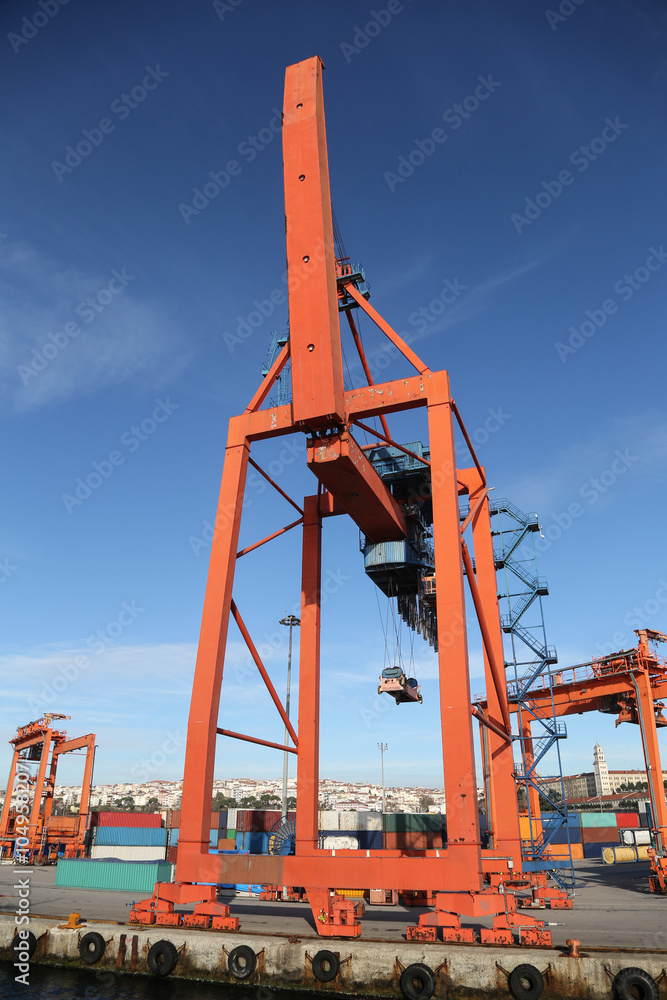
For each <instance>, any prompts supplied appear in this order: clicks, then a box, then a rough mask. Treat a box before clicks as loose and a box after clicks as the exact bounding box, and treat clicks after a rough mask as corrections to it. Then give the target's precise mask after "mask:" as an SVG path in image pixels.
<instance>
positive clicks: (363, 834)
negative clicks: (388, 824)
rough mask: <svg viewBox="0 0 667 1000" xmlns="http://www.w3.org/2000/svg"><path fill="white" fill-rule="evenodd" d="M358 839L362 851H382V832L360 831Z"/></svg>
mask: <svg viewBox="0 0 667 1000" xmlns="http://www.w3.org/2000/svg"><path fill="white" fill-rule="evenodd" d="M378 815H379V813H378ZM357 839H358V841H359V847H360V849H361V850H362V851H381V850H382V830H358V831H357Z"/></svg>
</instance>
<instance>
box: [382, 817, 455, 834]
mask: <svg viewBox="0 0 667 1000" xmlns="http://www.w3.org/2000/svg"><path fill="white" fill-rule="evenodd" d="M384 829H385V833H440V830H441V829H442V816H440V814H439V813H385V816H384Z"/></svg>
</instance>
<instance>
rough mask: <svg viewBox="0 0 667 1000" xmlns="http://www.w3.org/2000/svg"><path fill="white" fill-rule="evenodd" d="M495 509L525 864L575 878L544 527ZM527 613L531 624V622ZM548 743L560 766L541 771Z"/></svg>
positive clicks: (560, 878) (503, 503) (563, 881)
mask: <svg viewBox="0 0 667 1000" xmlns="http://www.w3.org/2000/svg"><path fill="white" fill-rule="evenodd" d="M490 513H491V515H492V517H493V518H494V520H493V521H492V524H494V530H493V535H494V536H495V537H496V539H498V543H497V544H494V559H495V565H496V570H497V571H498V581H499V586H498V591H499V593H498V597H499V599H500V600H501V601H502V602H504V603H505V607H506V609H507V613H506V614H504V615H501V619H500V621H501V626H502V629H503V632H504V633H505V634H506V635H508V636H509V645H510V650H511V659H509V660H508V661H507V662H506V667H508V668H510V670H511V671H513V674H514V679H513V680H509V679H508V684H507V687H508V695H509V699H510V703H515V704H516V706H517V718H518V723H519V740H518V742H519V746H520V748H521V760H520V761H517V762H516V764H515V777H516V780H517V785H518V787H519V788H520V787H523V789H524V792H525V796H526V803H527V807H528V816H529V820H530V823H529V826H530V841H529V842H528V841H527V840H526V841H524V843H523V853H524V862H523V864H524V869H525V870H526V871H549V873H550V874H551V876H552V877H553V878H554V880H555V881H556V882H557V883H558V884H559V885H562V886H565V885H568V884H571V885H574V881H575V878H574V868H573V865H572V850H571V845H570V833H569V825H568V813H567V806H566V805H565V786H564V783H563V769H562V765H561V756H560V746H559V744H560V740H562V739H565V738H566V737H567V729H566V727H565V725H564V724H563V723H559V722H558V721H557V718H556V710H555V707H554V703H553V689H552V673H551V667H552V665H553V664H555V663H556V662H557V659H558V657H557V656H556V650H555V648H554V647H553V646H548V645H547V637H546V629H545V625H544V610H543V607H542V597H543V596H545V595H547V594H548V593H549V588H548V586H547V582H546V580H545V579H544V578H543V577H540V576H538V575H537V556H536V552H535V545H534V533H535V532H539V530H540V525H539V522H538V519H537V516H536V515H534V514H525V513H524V512H523V511H522V510H520V509H519V508H518V507H517V506H515V505H514V504H513V503H511V502H510V501H509V500H500V499H497V500H492V501H491V502H490ZM529 610H531V614H528V612H529ZM526 619H528V621H529V622H531V624H527V621H526ZM530 654H532V657H530ZM527 655H528V656H529V657H530V658H529V659H526V656H527ZM538 689H539V691H540V694H541V695H544V691H545V689H547V690H549V691H551V711H550V712H549V711H548V710H546V711H545V710H544V708H542V707H540V706H538V705H537V704H536V703H535V702H534V700H533V699H532V698H531V692H535V691H536V690H538ZM551 750H554V751H555V753H553V754H552V755H551V757H550V758H549V759H550V760H551V761H554V758H555V763H556V765H557V772H556V773H555V774H553V775H546V774H542V773H541V772H540V771H539V770H538V767H539V765H540V764H541V763H546V762H547V761H546V757H547V754H548V753H549V751H551ZM554 780H557V781H559V782H560V799H559V798H558V796H557V795H556V796H555V795H554V791H553V788H554V784H553V783H554ZM557 787H558V786H557ZM540 796H541V797H542V801H543V802H544V801H546V802H547V803H548V804H549V807H550V809H551V815H550V817H549V819H548V820H547V818H546V817H545V818H544V819H542V812H541V806H540ZM561 830H563V831H564V832H565V833H566V835H567V844H563V845H559V846H561V847H562V849H563V850H562V853H565V852H567V854H568V858H562V859H553V858H550V857H549V856H548V854H547V849H548V848H549V845H550V844H552V842H553V839H554V837H555V836H556V834H557V833H558V832H559V831H561ZM559 839H560V838H559Z"/></svg>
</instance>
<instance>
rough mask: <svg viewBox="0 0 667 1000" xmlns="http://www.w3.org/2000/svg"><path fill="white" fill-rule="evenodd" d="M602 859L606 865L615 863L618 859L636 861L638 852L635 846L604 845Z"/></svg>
mask: <svg viewBox="0 0 667 1000" xmlns="http://www.w3.org/2000/svg"><path fill="white" fill-rule="evenodd" d="M602 860H603V861H604V863H605V864H606V865H613V864H614V863H615V862H617V861H636V860H637V852H636V849H635V848H634V847H604V848H603V849H602Z"/></svg>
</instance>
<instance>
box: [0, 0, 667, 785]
mask: <svg viewBox="0 0 667 1000" xmlns="http://www.w3.org/2000/svg"><path fill="white" fill-rule="evenodd" d="M561 8H563V10H565V11H567V10H570V9H571V11H572V12H571V13H569V14H563V13H560V14H559V13H558V11H559V8H558V6H557V5H555V6H554V7H552V8H551V10H549V9H545V8H543V6H542V5H540V4H537V5H536V4H525V3H519V2H513V0H507V2H505V3H503V4H494V3H490V2H488V0H486V2H484V0H470V2H468V3H466V4H452V3H450V4H434V3H431V4H428V3H426V2H424V0H404V2H403V3H402V4H401V3H398V2H397V0H393V2H392V3H391V4H389V5H388V6H387V5H384V6H381V5H377V6H376V7H369V6H368V5H366V4H363V3H358V2H352V0H348V2H345V0H343V2H341V3H338V4H336V5H335V6H334V5H325V4H318V5H313V4H310V3H309V4H307V3H305V2H303V0H297V2H295V3H291V4H288V5H284V4H282V5H276V4H272V3H269V2H268V0H234V2H229V3H225V2H222V3H217V4H213V3H210V2H197V3H192V4H178V3H174V2H161V3H157V2H155V0H148V2H146V3H143V4H141V5H136V4H132V3H129V2H127V0H118V2H116V3H114V4H113V5H101V4H93V5H85V4H82V3H77V2H76V0H75V2H71V3H67V4H64V5H62V6H58V4H57V0H44V6H42V7H40V6H39V4H38V3H37V2H35V3H34V4H27V3H13V2H6V3H4V4H3V5H2V10H1V11H0V19H1V21H2V32H1V33H0V42H1V43H2V46H3V49H2V58H1V59H0V74H1V83H2V88H3V92H4V93H5V94H8V95H11V100H10V101H6V102H5V105H6V106H5V110H4V115H3V121H2V123H1V124H0V134H1V138H2V144H3V150H4V155H3V157H2V166H1V167H0V170H1V171H2V190H3V194H4V198H3V200H2V207H1V209H0V234H1V235H0V262H1V264H2V268H1V271H0V296H1V300H2V309H1V311H0V323H1V324H2V326H1V341H0V344H1V347H0V378H1V379H2V389H3V391H2V404H1V406H2V421H3V435H2V440H3V444H2V452H3V469H4V489H3V508H4V511H3V514H4V516H3V518H2V529H1V531H2V533H1V535H0V561H2V560H4V562H2V566H3V571H2V574H1V575H2V583H1V586H0V594H1V595H2V607H3V628H2V632H3V642H2V650H1V654H2V667H3V680H4V683H3V698H2V708H1V709H0V771H2V768H4V767H8V766H9V760H10V756H9V750H8V747H7V742H6V741H7V740H8V739H9V738H10V736H11V734H12V733H13V731H14V729H15V727H16V726H17V725H21V724H24V723H25V722H26V721H28V720H29V719H32V718H35V717H36V716H37V715H38V714H39V713H40V712H42V711H44V710H47V709H51V710H53V711H60V712H63V713H66V714H68V715H71V716H72V721H71V722H70V723H69V724H68V726H69V731H70V732H71V733H72V734H74V735H75V734H80V733H81V734H82V733H86V732H90V731H93V732H96V733H97V734H98V745H99V749H98V753H97V762H96V778H97V780H98V781H109V780H123V779H131V778H133V777H137V776H138V774H139V773H140V772H141V773H143V772H144V771H145V770H146V768H147V767H148V769H149V771H150V773H151V775H152V776H155V777H163V778H174V777H179V776H180V775H181V773H182V760H183V745H184V734H185V730H186V723H187V711H188V703H189V693H190V685H191V678H192V668H193V663H194V655H195V650H196V643H197V637H198V630H199V623H200V616H201V609H202V602H203V596H204V587H205V582H206V571H207V561H208V552H209V546H208V544H207V541H206V537H205V536H206V533H207V528H206V525H207V523H210V522H212V521H213V519H214V516H215V507H216V501H217V492H218V488H219V481H220V474H221V468H222V460H223V453H224V444H225V436H226V424H227V421H228V419H229V417H230V416H231V415H233V414H234V413H237V412H239V411H241V410H243V408H244V407H245V405H246V404H247V401H248V400H249V398H250V397H251V395H252V394H253V392H254V390H255V388H256V386H257V384H258V380H259V378H260V370H261V366H262V364H263V362H264V360H265V356H266V351H267V346H268V342H269V339H270V335H271V331H272V330H274V329H280V328H284V327H285V325H286V321H287V309H286V304H285V301H284V294H283V293H284V289H285V283H284V270H285V251H284V220H283V216H284V206H283V192H282V172H281V170H282V161H281V138H280V134H279V129H278V128H277V125H276V109H278V110H279V109H280V108H281V105H282V91H283V79H284V67H285V66H286V65H288V64H290V63H292V62H296V61H298V60H300V59H304V58H307V57H309V56H312V55H314V54H316V53H317V54H319V55H320V56H321V57H322V58H323V60H324V63H325V65H326V71H325V74H324V86H325V102H326V112H327V128H328V141H329V156H330V170H331V183H332V195H333V203H334V207H335V211H336V214H337V217H338V221H339V224H340V227H341V230H342V233H343V236H344V240H345V243H346V248H347V252H348V253H349V254H350V255H351V256H352V257H353V258H354V259H360V260H362V261H363V264H364V266H365V268H366V273H367V277H368V280H369V281H370V283H371V286H372V303H373V304H374V305H375V307H376V308H377V309H379V310H380V312H381V313H382V314H383V315H384V316H385V318H386V319H387V320H388V321H389V322H390V323H392V324H393V325H394V327H395V328H396V329H397V330H399V331H403V332H405V333H406V334H409V335H410V337H412V338H413V340H412V342H413V343H414V344H415V349H416V350H418V352H419V353H420V354H421V355H422V356H423V357H424V359H425V360H426V361H427V363H428V364H429V365H430V367H431V368H432V369H438V368H447V369H448V370H449V372H450V377H451V380H452V386H453V391H454V395H455V398H456V400H457V402H458V405H459V407H460V409H461V411H462V413H463V415H464V418H465V420H466V422H467V425H468V427H469V429H470V431H471V432H473V433H476V434H477V437H476V438H475V440H477V441H478V442H479V455H480V458H481V459H482V460H483V462H484V463H485V464H486V466H487V469H488V476H489V480H490V482H491V483H492V484H493V485H494V486H495V488H496V494H497V495H499V496H508V497H509V498H511V499H512V500H513V501H514V502H515V503H516V504H518V505H519V506H521V507H523V508H524V509H526V510H530V511H533V510H534V511H537V512H539V514H540V517H541V521H542V524H543V529H544V532H545V541H544V543H543V544H542V548H543V552H542V555H541V561H540V570H541V572H542V573H543V574H544V575H545V576H547V577H548V579H549V583H550V587H551V596H550V597H549V598H548V599H547V600H546V601H545V613H546V619H547V627H548V638H549V641H550V642H551V643H553V644H554V645H556V647H557V648H558V652H559V661H560V663H561V664H562V665H567V664H568V663H576V662H580V661H582V660H586V659H588V658H589V657H590V656H592V655H594V654H595V653H597V652H600V651H602V650H604V649H605V648H606V649H609V648H610V644H611V646H612V647H614V648H618V647H627V646H630V645H632V644H633V640H634V636H633V634H632V628H633V627H634V625H633V624H632V622H633V619H632V617H631V616H632V615H633V613H635V612H634V611H633V609H635V608H639V609H640V611H641V613H642V614H643V615H644V617H645V620H646V623H647V624H650V626H651V627H653V628H657V629H665V628H666V627H667V600H666V599H665V598H666V597H667V588H666V587H664V580H665V578H667V561H666V558H665V557H666V555H667V542H666V541H665V533H664V531H663V530H662V520H661V516H660V515H661V510H662V508H663V504H664V501H663V497H664V489H665V485H666V478H667V436H666V430H667V413H666V408H665V402H664V371H665V347H664V336H663V328H664V301H665V292H666V289H667V256H666V255H665V247H666V245H667V227H666V225H665V222H664V218H663V215H664V213H663V211H662V208H663V205H664V160H665V152H666V139H665V131H664V116H665V105H666V103H667V101H666V97H665V83H666V82H667V44H666V43H667V31H666V29H667V13H665V10H664V6H663V5H662V4H659V3H657V2H649V0H641V2H637V3H629V2H624V0H604V2H603V0H584V2H583V3H580V4H579V5H574V4H561ZM45 11H46V12H45ZM372 11H375V12H376V13H375V15H373V14H372V13H371V12H372ZM68 147H69V148H68ZM230 161H233V162H234V163H235V164H236V166H234V167H232V168H231V169H230V167H229V164H230ZM211 174H213V175H217V176H218V183H217V184H215V185H213V187H211V186H209V187H208V188H207V189H206V190H208V191H209V193H211V197H210V198H206V197H205V196H204V198H202V196H201V195H199V196H197V191H196V190H195V189H197V190H199V191H202V189H203V188H204V186H205V185H207V184H209V185H211V184H212V181H211V176H210V175H211ZM214 188H215V189H216V190H214ZM197 197H198V200H195V199H196V198H197ZM193 208H194V209H195V210H196V211H192V209H193ZM443 293H444V296H445V299H446V300H447V301H446V302H444V301H443V298H442V297H441V296H442V295H443ZM258 310H259V311H260V312H262V311H263V312H264V314H265V315H264V316H259V322H258V316H257V315H253V314H256V313H257V311H258ZM253 324H254V325H253ZM582 325H583V326H582ZM251 330H252V332H251V333H250V335H249V336H244V333H246V334H247V333H248V332H250V331H251ZM362 335H363V336H364V339H365V342H366V344H367V347H368V351H369V354H370V355H371V360H372V364H373V365H374V370H376V371H377V372H378V373H384V374H382V376H381V377H382V378H385V377H386V378H396V377H400V376H401V375H403V374H404V373H405V372H407V368H405V367H404V366H403V365H402V364H401V363H399V362H398V361H392V360H391V359H389V358H387V356H386V355H385V354H383V353H382V351H381V341H380V339H379V337H377V336H375V334H374V333H373V331H372V329H371V327H370V325H369V323H368V322H367V323H365V324H364V323H362ZM345 346H346V356H347V359H348V360H349V361H350V374H349V376H348V377H349V378H350V379H351V380H353V381H354V380H358V379H359V377H360V372H359V368H358V365H357V366H355V365H354V364H353V363H352V362H353V358H352V347H351V345H350V344H346V345H345ZM379 377H380V376H379ZM490 417H492V418H494V419H493V420H492V421H491V425H489V424H488V423H487V427H488V426H493V427H494V428H495V427H496V426H497V429H495V430H494V431H493V432H492V433H490V434H489V433H488V432H487V431H485V422H487V421H489V418H490ZM421 419H422V418H421V417H420V416H419V415H415V414H411V415H408V416H405V417H395V418H393V419H392V432H393V433H395V434H396V437H397V438H398V439H399V440H401V439H402V440H404V441H410V440H416V439H418V438H419V437H420V436H421V437H423V436H424V434H425V428H424V425H423V423H422V422H421ZM304 451H305V449H304V442H303V439H299V438H294V439H293V440H292V439H290V440H287V439H285V440H282V441H281V442H280V443H279V445H277V446H272V445H270V444H267V443H265V444H263V445H262V446H261V447H258V448H257V451H256V455H255V457H257V459H258V460H259V461H260V462H261V463H262V464H263V465H264V466H265V467H267V468H269V469H270V470H271V471H272V472H273V474H275V476H276V478H278V480H279V482H280V484H281V486H282V487H283V488H284V489H286V490H287V491H288V492H290V493H291V494H292V495H293V496H295V497H297V498H299V497H300V496H303V495H304V493H307V492H312V490H313V489H314V480H313V479H312V477H311V476H310V474H309V473H308V472H307V470H306V469H305V462H304ZM462 458H463V455H462ZM272 463H273V464H272ZM91 474H93V478H92V482H93V483H96V484H97V485H96V486H95V487H94V488H91V489H90V495H88V496H86V495H85V490H83V491H82V489H81V488H79V496H78V497H77V496H76V493H75V491H76V487H77V481H78V480H84V481H85V480H86V479H87V478H88V477H89V476H90V475H91ZM98 480H99V483H98ZM249 495H250V497H251V501H250V503H249V504H248V506H247V509H246V513H245V515H244V523H243V526H242V541H243V542H244V543H245V544H248V543H250V542H252V541H254V540H255V539H257V538H259V537H261V536H263V535H264V534H267V533H268V532H269V531H271V530H274V529H275V528H278V527H280V526H282V525H283V524H287V523H288V522H289V521H291V520H292V519H293V518H292V516H291V508H289V507H288V506H287V504H285V503H284V502H283V501H281V500H280V499H278V500H276V501H275V502H274V501H273V500H272V499H271V500H270V499H269V497H268V492H267V491H265V490H264V489H263V487H262V485H261V483H260V482H259V481H258V480H256V479H254V478H252V479H251V481H250V484H249ZM68 498H69V499H68ZM72 498H74V499H72ZM77 501H78V502H77ZM572 504H577V505H578V507H577V508H576V510H577V512H578V513H577V514H576V516H574V517H572V516H571V515H570V514H569V513H568V510H569V509H570V507H571V505H572ZM568 518H569V521H570V522H571V523H568ZM335 520H336V523H331V521H330V522H329V523H328V524H327V530H326V541H325V550H324V566H325V578H326V580H327V581H328V591H330V593H329V594H328V596H327V602H326V606H325V611H324V622H323V651H324V652H323V705H324V708H325V710H324V713H323V724H322V755H321V770H322V774H323V775H326V776H330V777H334V778H346V777H349V778H353V779H359V780H376V781H377V780H379V754H378V753H377V749H376V744H377V742H378V741H386V742H388V743H389V745H390V749H389V752H388V753H387V755H386V757H385V762H386V776H387V781H388V782H389V783H397V784H399V783H404V782H411V781H414V782H421V783H427V784H433V785H438V784H439V783H440V782H441V752H440V741H439V734H438V730H437V723H438V715H437V690H436V683H435V680H434V677H435V667H434V660H433V657H432V655H431V654H430V652H429V650H428V647H426V646H425V644H423V643H421V640H417V642H416V643H415V647H414V649H415V657H416V663H417V676H418V678H419V680H420V681H421V683H422V689H423V693H424V705H423V706H422V707H420V708H413V707H411V706H403V707H401V708H400V709H396V708H394V705H393V702H391V701H389V699H387V700H386V702H384V703H383V702H381V701H380V700H379V699H378V698H377V696H376V693H375V692H376V685H377V675H378V673H379V671H380V669H381V668H382V666H383V657H384V653H383V645H384V640H383V633H382V627H381V614H380V613H379V612H378V606H377V602H376V595H375V593H374V588H373V585H372V584H371V583H370V582H369V581H368V580H367V579H366V578H365V576H364V573H363V564H362V560H361V556H360V554H359V552H358V537H357V531H356V529H355V527H354V525H353V524H352V523H351V522H349V521H347V520H344V519H335ZM298 574H299V538H298V534H297V533H292V534H291V535H287V536H285V537H282V538H280V539H279V540H278V541H276V542H274V543H272V545H270V546H267V547H266V548H263V549H261V550H259V551H257V552H255V553H253V554H251V555H249V556H248V557H246V558H244V559H243V560H242V561H241V563H240V564H239V574H238V578H237V583H236V588H235V591H236V598H237V603H238V605H239V607H240V609H241V611H242V614H243V615H244V618H245V619H246V621H247V623H248V626H249V627H250V629H251V632H252V634H253V636H254V637H255V639H256V641H257V643H258V645H261V646H262V648H263V652H264V653H265V656H266V663H267V667H268V669H269V670H270V673H271V675H272V677H273V678H274V680H275V683H276V685H277V686H278V687H279V689H281V690H282V688H283V686H284V682H285V662H286V636H285V630H284V629H281V627H280V626H279V625H278V624H277V622H278V620H279V619H280V618H281V617H282V616H283V615H284V614H285V613H286V612H296V613H298V599H299V575H298ZM380 601H381V611H382V608H383V605H382V602H383V601H384V598H382V597H381V595H380ZM642 609H643V610H642ZM629 616H630V617H629ZM471 647H472V649H471V669H472V673H473V681H472V688H473V691H478V690H480V689H481V687H482V683H481V678H480V673H481V670H480V665H481V658H480V649H479V642H478V640H477V638H476V637H475V635H474V634H472V636H471ZM402 648H403V655H404V657H406V659H409V656H410V639H409V636H407V635H405V634H404V636H403V643H402ZM254 671H255V668H254V667H253V666H252V664H250V665H249V660H248V656H247V654H246V653H245V650H244V647H243V646H242V643H241V641H240V637H239V635H238V633H235V632H234V631H233V630H232V632H231V643H230V649H229V660H228V672H227V683H226V686H225V688H224V704H223V708H222V712H221V724H222V725H224V726H227V727H229V728H230V729H245V731H248V732H251V733H254V734H258V733H259V734H262V733H263V734H264V735H266V736H267V737H268V738H269V739H275V740H280V739H281V730H282V725H281V723H280V720H279V719H278V717H277V715H276V713H275V711H274V710H273V706H271V704H270V703H269V701H268V696H267V695H266V693H265V692H264V691H263V690H262V689H261V687H260V686H258V683H257V677H256V673H255V672H254ZM397 713H398V714H397ZM569 731H570V738H569V740H568V741H567V743H566V744H565V745H564V747H563V759H564V767H565V770H566V772H572V771H577V770H581V769H584V768H589V767H590V763H591V759H592V748H593V744H594V742H595V740H596V739H598V740H599V741H600V743H601V744H602V745H603V747H604V748H605V750H606V752H607V757H608V760H609V763H610V766H611V767H614V766H616V767H625V766H639V765H640V763H641V749H640V743H639V735H638V733H637V731H636V730H635V729H634V728H631V727H627V726H626V727H623V728H620V729H618V730H614V725H613V719H612V718H611V717H608V716H602V715H597V714H596V715H593V716H586V717H581V718H578V717H575V718H574V719H572V720H571V721H570V724H569ZM165 743H166V744H167V745H168V746H169V747H172V746H175V747H176V750H175V751H173V752H172V751H170V752H169V753H168V754H167V760H166V762H164V763H160V764H157V763H156V761H162V758H163V756H164V754H163V753H162V752H161V750H162V748H163V747H164V745H165ZM663 746H664V744H663ZM3 747H4V749H2V748H3ZM343 747H345V748H350V749H349V751H348V750H347V749H346V750H345V752H342V749H341V748H343ZM142 762H143V763H142ZM146 762H148V765H147V764H146ZM75 765H76V766H75ZM281 767H282V760H281V758H280V756H279V755H278V754H276V753H273V752H271V751H267V750H261V749H254V748H250V747H248V746H246V745H241V744H236V743H235V744H231V745H230V744H228V743H224V744H223V743H221V742H219V750H218V759H217V767H216V774H217V775H218V776H219V777H224V776H225V775H232V774H237V775H242V774H254V775H266V776H278V775H279V774H280V773H281ZM78 773H79V763H78V762H76V761H75V762H73V763H72V765H71V766H68V768H63V773H62V778H63V780H66V779H67V778H68V776H69V775H70V774H71V776H72V780H74V778H75V776H76V775H77V774H78Z"/></svg>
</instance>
